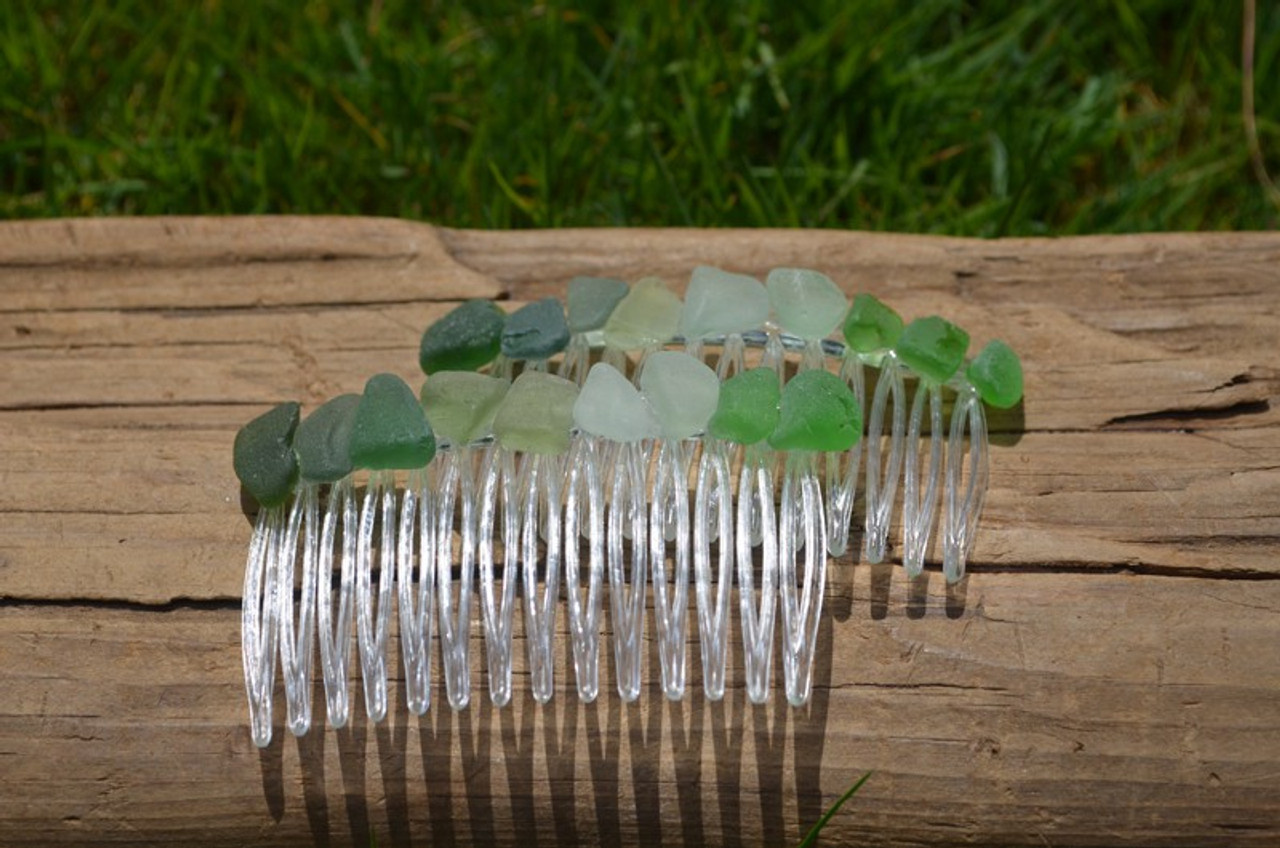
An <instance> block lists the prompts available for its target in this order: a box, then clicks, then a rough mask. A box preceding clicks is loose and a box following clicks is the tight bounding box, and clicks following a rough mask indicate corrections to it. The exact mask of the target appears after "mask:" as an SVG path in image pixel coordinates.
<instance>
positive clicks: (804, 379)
mask: <svg viewBox="0 0 1280 848" xmlns="http://www.w3.org/2000/svg"><path fill="white" fill-rule="evenodd" d="M861 436H862V412H861V410H859V409H858V402H857V401H856V400H855V399H854V397H853V392H852V391H850V389H849V386H848V384H846V383H845V381H844V380H841V379H840V378H839V377H837V376H836V375H835V374H832V373H831V372H830V371H822V370H818V369H810V370H808V371H801V372H800V373H799V374H797V375H795V376H794V377H792V378H791V379H790V380H789V381H788V382H787V384H786V385H785V386H783V387H782V397H781V399H780V402H779V408H778V426H777V427H775V428H774V430H773V432H772V433H771V434H770V435H769V444H770V445H772V446H773V447H775V448H777V449H778V450H810V451H842V450H847V449H848V448H850V447H852V446H853V445H855V444H857V442H858V439H859V438H860V437H861Z"/></svg>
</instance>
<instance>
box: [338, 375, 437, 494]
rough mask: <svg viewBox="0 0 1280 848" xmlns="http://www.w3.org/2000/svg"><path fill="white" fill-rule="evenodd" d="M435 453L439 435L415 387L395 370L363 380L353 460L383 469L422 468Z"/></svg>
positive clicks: (353, 436)
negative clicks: (423, 407)
mask: <svg viewBox="0 0 1280 848" xmlns="http://www.w3.org/2000/svg"><path fill="white" fill-rule="evenodd" d="M435 455H436V438H435V434H434V433H432V432H431V425H430V424H428V423H427V416H426V415H425V414H424V413H423V411H422V404H420V403H419V402H418V399H417V398H416V397H414V394H413V389H411V388H409V386H408V385H407V384H406V383H405V381H404V380H401V379H400V378H399V377H397V376H396V375H394V374H376V375H374V376H373V377H370V378H369V381H368V382H367V383H365V384H364V395H363V396H362V397H361V398H360V405H359V406H357V407H356V417H355V424H354V426H353V427H352V428H351V462H352V464H353V465H354V466H355V467H356V468H367V469H369V470H370V471H383V470H389V469H396V468H421V467H423V466H424V465H426V464H427V463H428V462H430V461H431V458H432V457H433V456H435Z"/></svg>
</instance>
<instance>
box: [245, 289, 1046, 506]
mask: <svg viewBox="0 0 1280 848" xmlns="http://www.w3.org/2000/svg"><path fill="white" fill-rule="evenodd" d="M837 330H839V331H840V333H841V336H842V337H843V338H842V342H843V345H844V347H845V349H846V350H847V351H849V355H856V356H858V357H861V358H862V359H863V361H865V362H866V363H868V364H872V365H876V364H880V363H882V362H883V361H884V359H885V357H893V358H894V359H895V361H896V362H898V363H900V364H901V365H903V366H905V367H906V368H907V369H909V371H910V373H912V374H914V375H915V376H916V377H917V378H918V379H919V380H920V381H921V383H922V384H927V385H948V386H951V387H952V388H953V389H957V390H960V389H965V390H969V389H970V388H971V389H972V390H973V391H975V392H976V393H977V394H978V395H979V396H980V397H981V398H982V400H983V401H984V402H985V403H987V404H989V405H991V406H995V407H1001V408H1007V407H1010V406H1014V405H1016V404H1017V403H1018V402H1019V401H1020V399H1021V397H1022V368H1021V364H1020V363H1019V360H1018V357H1017V355H1016V354H1015V353H1014V352H1013V351H1012V350H1011V349H1010V348H1009V347H1008V345H1006V344H1005V343H1003V342H1001V341H992V342H991V343H989V344H988V345H987V346H986V347H985V348H983V349H982V350H981V351H980V352H979V353H978V355H977V356H976V357H974V358H973V359H972V360H971V361H968V363H967V365H966V355H967V352H968V347H969V335H968V334H967V333H966V332H965V331H964V330H962V329H960V328H959V327H957V326H956V325H954V324H952V323H950V322H948V321H946V320H945V319H943V318H940V317H937V316H929V317H924V318H919V319H916V320H914V321H912V322H910V323H905V322H904V321H903V319H902V318H901V316H899V315H898V313H896V312H895V311H894V310H893V309H892V308H890V307H889V306H887V305H885V304H884V303H882V302H881V301H880V300H878V299H877V298H875V297H874V296H872V295H870V294H858V295H857V296H855V297H854V298H853V301H852V303H850V302H849V300H848V298H847V297H846V296H845V294H844V292H842V291H841V290H840V289H839V288H838V287H837V286H836V285H835V283H833V282H832V281H831V280H830V279H829V278H828V277H827V276H825V275H824V274H821V273H819V272H817V271H811V270H805V269H796V268H778V269H774V270H773V271H771V272H770V273H769V274H768V277H767V278H766V280H765V282H764V283H763V284H762V283H761V282H760V281H759V280H757V279H756V278H754V277H751V276H748V275H744V274H736V273H730V272H728V271H723V270H720V269H717V268H709V267H699V268H696V269H695V270H694V272H693V274H692V277H691V278H690V281H689V285H688V289H687V292H686V296H685V299H684V301H683V302H681V300H680V298H679V297H678V296H677V295H676V294H675V293H674V292H673V291H671V290H670V289H669V288H667V286H666V285H665V284H664V283H663V282H662V281H661V280H659V279H657V278H654V277H649V278H644V279H641V280H639V281H638V282H636V283H635V284H634V285H630V286H628V285H627V284H626V283H624V282H622V281H620V280H615V279H607V278H597V277H578V278H575V279H574V280H573V281H571V282H570V284H569V287H568V303H567V309H566V308H565V306H563V305H562V304H561V303H560V302H559V301H557V300H555V299H554V298H547V299H544V300H539V301H535V302H533V303H529V304H527V305H525V306H523V307H522V308H520V309H518V310H516V311H514V312H512V313H510V314H507V313H506V312H505V311H504V310H503V309H502V308H501V307H499V306H498V305H496V304H494V303H492V302H490V301H485V300H473V301H468V302H466V303H463V304H462V305H460V306H458V307H457V308H456V309H454V310H452V311H451V312H449V313H448V314H446V315H444V316H443V317H442V318H440V319H439V320H438V321H436V322H435V323H434V324H432V325H431V326H430V327H429V328H427V330H426V332H425V333H424V334H423V336H422V343H421V346H420V349H419V364H420V366H421V368H422V371H423V372H425V374H426V375H427V378H426V381H425V382H424V384H423V386H422V389H421V391H420V392H419V393H417V394H415V393H414V392H413V390H412V389H411V388H410V387H409V386H408V385H407V384H406V383H405V382H404V380H402V379H401V378H400V377H397V376H395V375H392V374H379V375H376V376H374V377H373V378H371V379H370V380H369V381H368V383H366V385H365V387H364V391H363V393H362V394H360V395H355V394H347V395H341V396H339V397H336V398H334V399H333V400H330V401H329V402H327V403H325V404H323V405H321V406H320V407H318V408H317V409H315V410H314V411H313V412H312V413H311V414H310V415H308V416H307V417H306V418H301V415H300V412H301V410H300V408H299V406H298V404H296V403H286V404H281V405H280V406H278V407H276V408H274V409H272V410H270V411H269V412H267V413H265V414H263V415H261V416H259V417H258V418H255V419H254V420H253V421H251V422H250V423H249V424H247V425H245V427H244V428H243V429H242V430H241V431H240V433H239V434H238V435H237V437H236V441H235V452H234V465H235V470H236V474H237V476H238V477H239V478H240V480H241V482H242V483H243V485H244V487H245V489H246V490H247V491H248V492H249V493H250V494H251V495H253V497H254V498H256V499H257V500H258V501H259V502H260V503H261V504H263V505H264V506H275V505H279V504H281V503H283V502H284V501H286V500H287V499H288V497H289V495H290V493H291V492H292V491H293V489H294V487H295V486H296V485H297V483H298V481H299V480H302V481H306V482H309V483H316V484H319V483H332V482H335V481H337V480H340V479H342V478H344V477H345V476H347V475H348V474H350V473H352V472H353V471H355V470H360V469H365V470H370V471H379V470H396V469H415V468H421V467H424V466H425V465H427V464H428V463H430V462H431V460H432V457H433V456H434V455H435V453H436V450H437V439H439V440H440V441H441V442H442V443H443V444H446V445H448V446H451V447H452V448H453V449H459V448H461V447H463V446H466V445H468V444H471V443H475V442H478V441H481V440H485V439H488V438H492V439H494V440H495V441H496V442H497V443H498V444H499V445H500V446H501V447H503V448H505V449H508V450H512V451H521V452H525V453H534V454H560V453H563V452H565V451H566V450H567V449H568V448H569V446H570V442H571V439H572V438H573V436H574V434H575V433H579V434H585V435H586V436H593V437H597V438H601V439H606V440H610V441H614V442H623V443H628V442H637V441H640V440H645V439H668V440H683V439H689V438H695V437H705V438H709V439H718V440H722V441H725V442H731V443H737V444H741V445H757V444H759V445H765V446H767V447H769V448H772V449H775V450H780V451H816V452H833V451H844V450H848V449H850V448H852V447H853V446H854V445H856V444H857V443H858V441H859V439H860V438H861V435H862V431H863V420H862V417H863V416H862V410H861V409H860V407H859V403H858V401H857V399H856V398H855V396H854V393H853V391H852V390H851V388H850V386H849V384H848V383H847V382H846V381H845V380H844V379H842V378H840V377H838V376H836V375H835V374H833V373H831V372H829V371H827V370H823V369H822V368H821V367H812V366H809V367H802V368H801V369H800V370H799V371H798V373H796V374H795V375H794V376H792V377H791V378H790V379H784V378H783V375H784V374H785V373H786V369H785V368H782V367H781V366H780V365H779V364H778V363H774V367H756V368H751V369H747V370H742V371H741V372H740V373H737V374H735V375H733V376H731V377H729V378H728V379H725V380H723V381H722V380H721V379H720V378H719V377H718V376H717V374H716V372H715V371H713V370H712V368H711V367H709V366H708V365H707V364H705V363H704V362H703V361H702V359H701V355H700V354H701V349H702V348H701V345H702V344H704V343H709V344H716V343H722V344H727V343H728V340H729V339H731V338H738V339H739V341H741V339H742V337H744V336H752V337H758V338H759V339H760V340H763V339H766V338H769V337H771V335H772V337H775V338H777V337H781V336H782V335H785V336H786V337H788V338H790V339H792V340H794V343H795V344H798V345H809V346H811V347H812V348H813V349H816V350H819V351H821V350H823V348H821V347H820V345H822V344H824V343H825V344H827V345H828V346H830V345H831V344H832V341H831V340H830V339H829V337H830V336H831V335H832V334H834V333H835V332H836V331H837ZM575 340H580V341H575ZM681 340H683V341H684V342H685V343H686V344H688V346H689V351H690V352H686V351H685V350H674V349H666V348H667V347H668V346H672V345H673V344H674V343H678V342H679V341H681ZM574 344H586V345H589V346H591V347H601V346H603V347H604V348H605V350H606V355H605V356H604V357H603V359H601V361H597V362H595V363H594V364H592V365H591V366H590V368H589V369H586V368H584V369H583V371H582V373H580V374H578V375H576V379H573V380H570V379H565V378H563V377H561V376H556V375H555V374H553V373H551V372H552V371H553V370H554V367H552V366H551V365H549V363H548V361H549V360H551V359H552V358H553V357H557V356H558V355H560V354H562V353H564V352H565V351H566V349H568V348H570V346H571V345H574ZM813 346H819V347H813ZM836 346H837V349H838V348H839V343H836ZM609 350H612V351H614V353H615V355H614V356H612V357H611V356H609V355H608V351H609ZM628 352H629V353H631V354H633V355H635V354H636V353H637V352H638V354H639V360H640V363H639V365H638V366H637V373H636V374H633V375H628V374H626V373H624V372H623V371H622V370H619V366H620V365H624V364H625V363H626V362H627V356H626V354H627V353H628ZM695 354H697V355H695ZM624 367H625V366H624ZM486 369H487V372H488V373H485V370H486ZM562 372H563V369H562Z"/></svg>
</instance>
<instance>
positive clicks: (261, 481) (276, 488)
mask: <svg viewBox="0 0 1280 848" xmlns="http://www.w3.org/2000/svg"><path fill="white" fill-rule="evenodd" d="M300 412H301V407H299V406H298V404H296V403H293V402H289V403H282V404H280V405H279V406H277V407H274V408H273V409H271V410H269V411H267V412H264V413H263V414H262V415H259V416H258V417H257V418H255V419H253V420H252V421H250V422H249V423H248V424H246V425H244V426H243V427H241V428H240V432H238V433H236V441H235V447H234V448H233V449H232V456H231V460H232V465H233V466H234V467H235V470H236V476H237V477H239V478H240V483H241V485H243V486H244V487H245V489H246V490H248V492H249V494H251V495H253V497H254V500H256V501H257V502H258V503H260V504H262V505H263V506H266V507H272V506H279V505H280V504H282V503H284V502H285V501H286V500H287V499H288V498H289V494H290V493H291V492H292V491H293V485H294V483H296V482H297V481H298V457H297V455H296V454H295V453H294V452H293V435H294V432H295V431H296V430H297V429H298V416H299V413H300Z"/></svg>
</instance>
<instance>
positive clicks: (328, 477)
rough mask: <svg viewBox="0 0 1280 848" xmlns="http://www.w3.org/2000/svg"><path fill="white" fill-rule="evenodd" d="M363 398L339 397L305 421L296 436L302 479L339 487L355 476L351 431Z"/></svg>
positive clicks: (349, 395)
mask: <svg viewBox="0 0 1280 848" xmlns="http://www.w3.org/2000/svg"><path fill="white" fill-rule="evenodd" d="M359 405H360V395H356V394H347V395H338V396H337V397H336V398H333V399H332V400H330V401H328V402H326V403H324V404H323V405H321V406H320V407H318V408H317V409H316V410H315V411H314V412H312V413H311V414H310V415H308V416H307V417H306V418H304V419H303V421H302V423H301V424H299V425H298V432H297V433H295V434H294V436H293V449H294V451H295V452H297V454H298V471H299V474H300V475H301V477H302V479H304V480H310V481H311V482H313V483H336V482H337V481H339V480H341V479H342V478H343V477H346V476H347V475H348V474H350V473H351V468H352V466H351V429H352V427H354V426H355V421H356V408H357V407H358V406H359Z"/></svg>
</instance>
